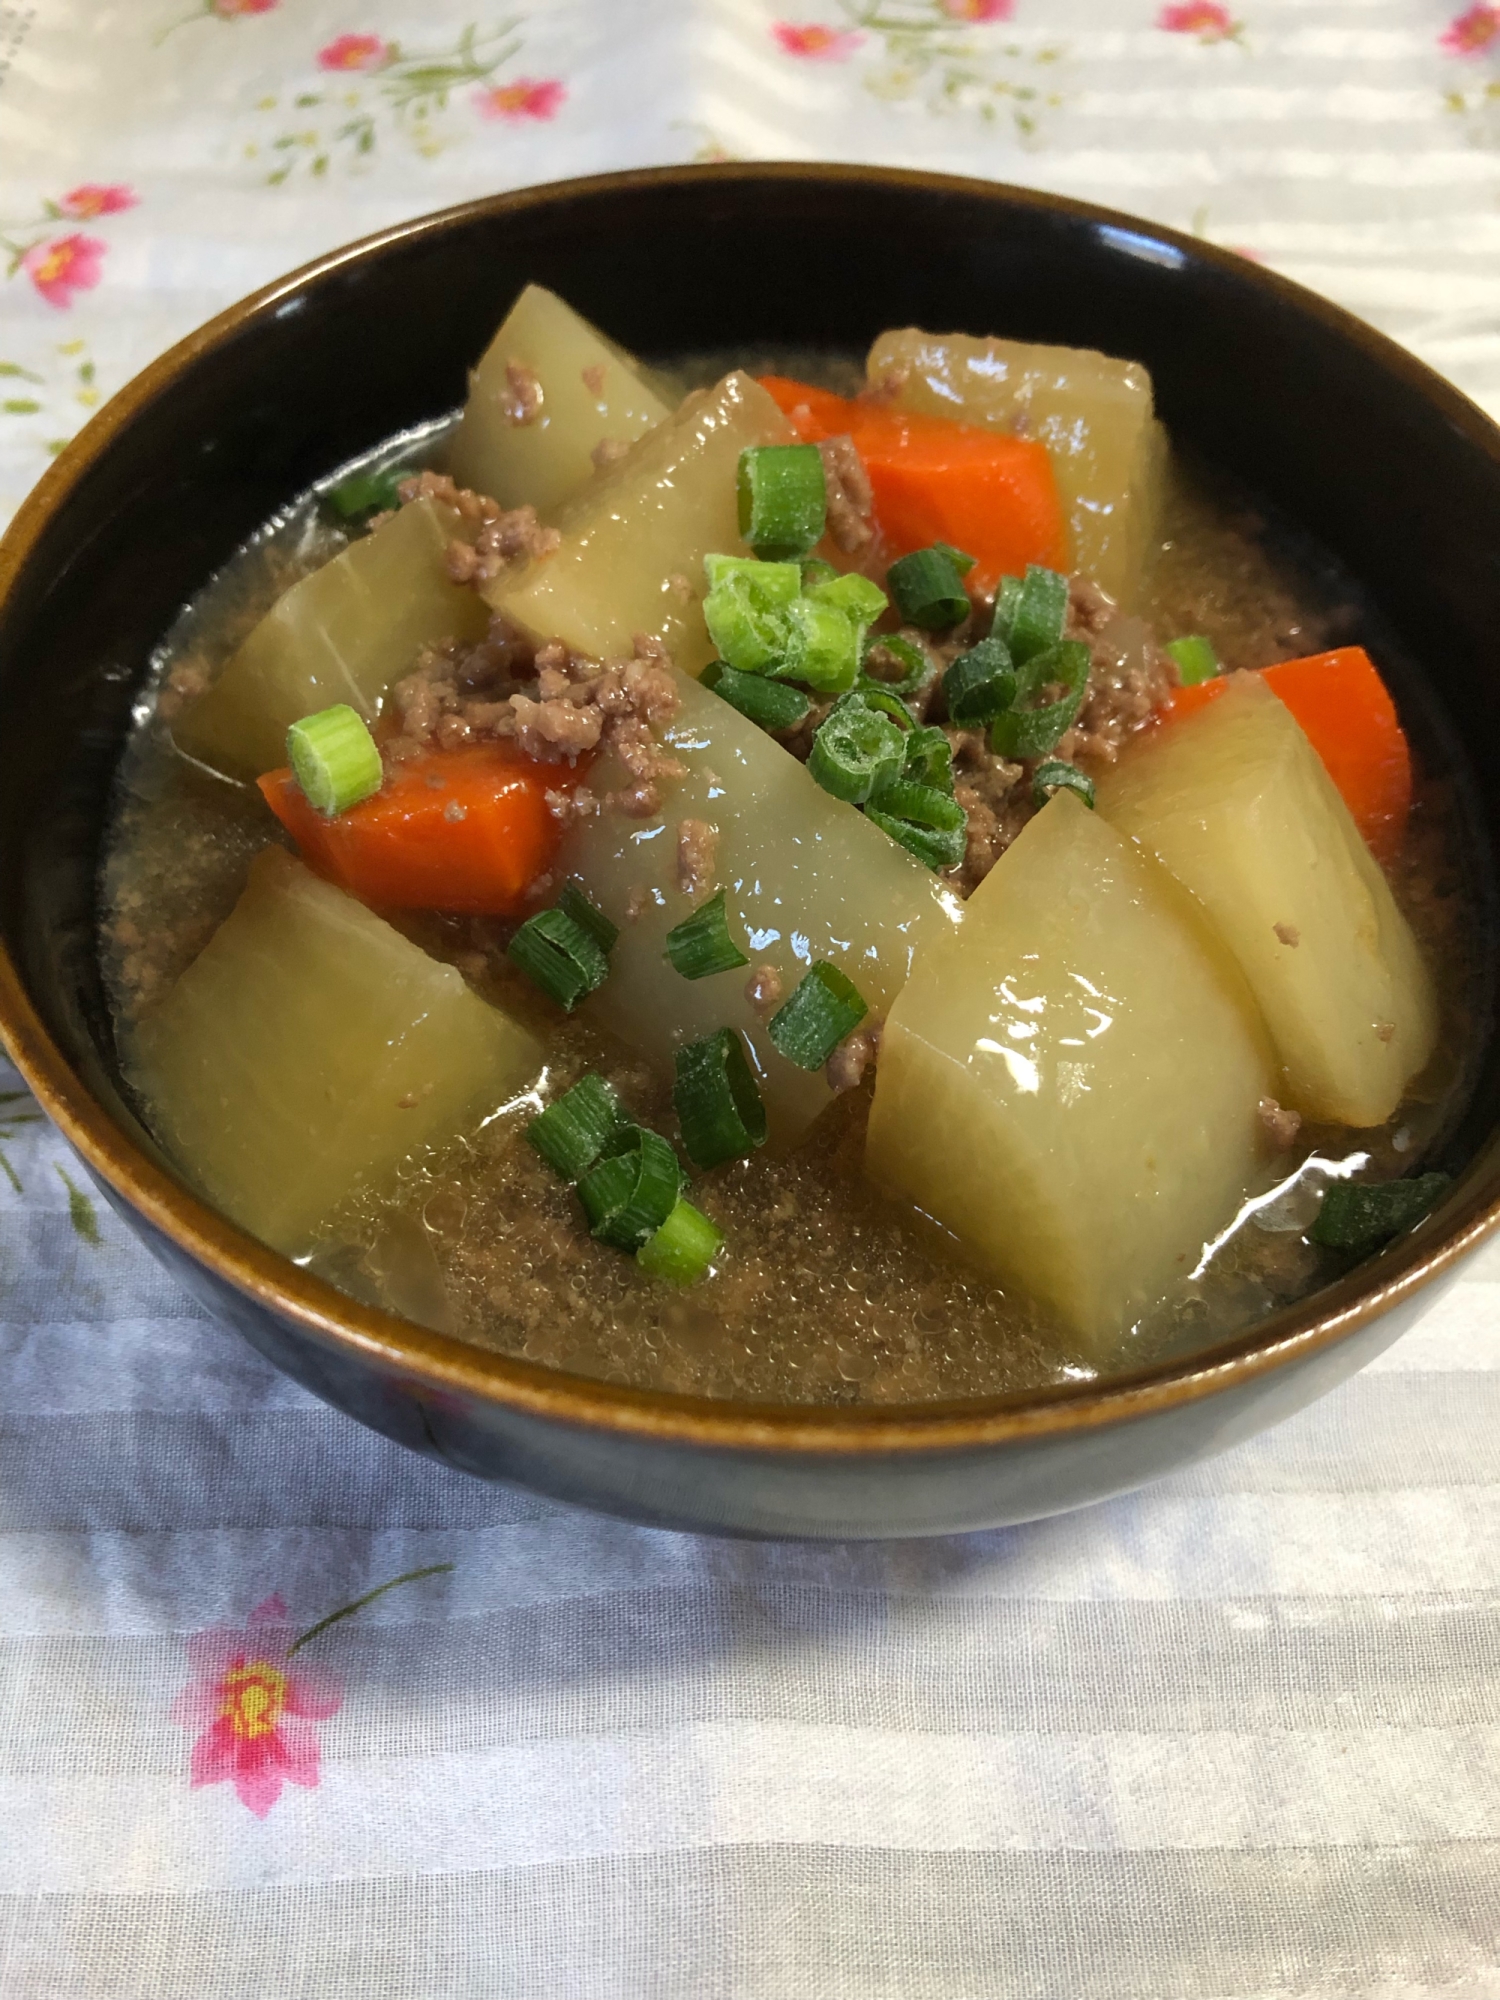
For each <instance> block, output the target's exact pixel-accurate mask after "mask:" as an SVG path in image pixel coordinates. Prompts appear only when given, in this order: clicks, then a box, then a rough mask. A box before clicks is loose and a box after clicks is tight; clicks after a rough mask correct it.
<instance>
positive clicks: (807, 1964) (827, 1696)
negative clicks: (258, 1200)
mask: <svg viewBox="0 0 1500 2000" xmlns="http://www.w3.org/2000/svg"><path fill="white" fill-rule="evenodd" d="M724 157H752V158H761V157H792V158H815V157H819V158H820V157H839V158H845V159H861V160H879V161H885V162H891V163H896V164H903V165H932V166H939V167H943V168H948V169H954V170H959V171H968V172H973V173H978V174H984V175H990V176H993V177H996V178H1002V179H1010V180H1019V181H1024V182H1028V183H1031V184H1034V185H1037V186H1042V187H1047V188H1052V189H1057V190H1060V191H1063V192H1066V193H1073V194H1079V195H1083V196H1088V197H1093V198H1098V199H1103V200H1107V201H1111V202H1114V203H1116V204H1118V205H1123V206H1128V207H1132V208H1135V209H1138V210H1141V211H1143V212H1145V213H1148V214H1150V215H1153V216H1156V217H1159V218H1161V219H1162V220H1164V221H1167V222H1171V223H1173V224H1175V225H1177V226H1178V227H1180V228H1186V229H1190V230H1195V231H1198V232H1200V233H1202V234H1204V235H1205V236H1208V237H1211V238H1213V239H1215V240H1217V241H1221V242H1224V243H1227V244H1230V245H1233V246H1234V247H1235V248H1237V249H1239V250H1241V251H1243V252H1244V254H1246V255H1248V256H1253V257H1259V258H1263V259H1265V260H1267V261H1268V262H1270V263H1272V264H1274V265H1275V266H1276V267H1277V268H1278V269H1280V270H1282V271H1284V272H1286V273H1288V274H1289V275H1291V276H1293V277H1296V278H1299V279H1301V280H1302V281H1303V282H1304V283H1307V284H1310V285H1313V286H1315V287H1317V288H1319V289H1320V290H1322V291H1324V292H1325V293H1327V294H1329V295H1330V296H1332V297H1334V298H1336V299H1338V300H1339V301H1340V302H1342V303H1343V304H1346V305H1348V306H1351V307H1352V308H1354V309H1355V310H1356V311H1359V312H1361V313H1363V314H1365V315H1366V316H1367V317H1369V318H1370V319H1372V320H1374V321H1375V322H1376V323H1377V324H1379V325H1381V326H1383V327H1384V328H1386V329H1387V330H1388V331H1390V332H1392V333H1393V334H1395V335H1396V337H1397V338H1399V339H1401V340H1403V341H1405V342H1406V343H1407V344H1408V345H1409V346H1411V347H1412V348H1413V349H1414V350H1415V351H1416V352H1417V353H1419V354H1420V355H1422V356H1423V357H1424V358H1425V359H1427V360H1428V361H1430V362H1432V363H1433V364H1434V365H1436V366H1437V367H1439V368H1441V369H1443V370H1444V371H1445V372H1447V373H1448V374H1449V375H1450V376H1451V377H1452V378H1453V379H1454V380H1455V381H1456V382H1458V383H1459V384H1460V386H1461V387H1463V388H1464V389H1466V390H1467V391H1468V392H1469V393H1470V394H1471V395H1473V396H1474V397H1475V398H1476V399H1477V400H1478V401H1480V402H1481V403H1483V404H1486V405H1487V406H1488V407H1489V408H1491V409H1492V410H1495V411H1497V412H1500V255H1497V253H1500V207H1497V191H1500V7H1497V6H1491V5H1474V6H1470V7H1468V8H1467V9H1466V10H1465V11H1457V10H1456V9H1455V8H1454V6H1453V5H1452V4H1451V0H1449V4H1442V0H1239V4H1235V5H1232V6H1231V5H1224V4H1218V0H1181V4H1171V5H1160V4H1158V0H765V4H763V3H762V0H613V4H604V0H535V4H526V0H517V4H516V5H515V6H514V7H507V6H505V5H502V4H497V5H494V6H487V5H485V4H483V0H422V4H421V5H417V4H415V3H414V0H410V4H404V0H30V4H24V0H23V3H22V4H10V5H0V246H3V251H4V263H3V269H4V273H5V278H4V282H3V284H0V508H3V510H4V511H5V512H7V513H8V512H9V511H10V510H11V509H12V508H13V507H14V506H15V505H16V504H17V503H18V502H19V500H20V498H21V497H22V495H23V494H24V493H25V491H26V490H27V488H28V486H29V485H30V484H31V482H32V481H33V480H34V479H35V478H36V477H37V475H38V474H39V473H40V472H41V470H42V469H43V467H44V466H45V465H46V463H47V459H48V456H49V454H50V453H52V452H54V451H55V450H57V449H58V447H59V445H60V444H61V443H62V442H63V441H64V440H65V439H66V438H67V437H68V436H70V435H71V434H72V433H73V431H75V430H76V429H77V428H78V426H79V425H80V424H81V423H82V422H83V421H84V419H85V418H86V417H87V415H88V414H89V412H90V411H91V410H92V409H94V408H95V407H96V406H97V405H98V404H99V402H100V401H101V400H102V399H103V398H104V397H105V396H107V395H108V394H109V393H110V392H111V391H112V390H113V389H115V388H116V387H118V386H119V385H120V384H121V383H122V382H123V381H125V380H126V378H127V377H128V376H129V375H130V374H131V373H132V372H133V371H134V370H135V369H137V368H138V367H140V366H141V365H142V364H143V363H144V362H145V361H146V360H148V359H149V358H150V356H152V355H153V354H154V353H156V352H158V351H159V350H160V349H161V348H162V347H164V346H165V345H166V344H167V343H168V342H170V341H172V340H174V339H175V338H176V337H177V336H178V335H180V334H182V333H184V332H186V331H187V330H188V329H189V328H191V327H192V326H194V325H195V324H197V323H198V322H199V321H201V320H203V319H204V318H206V317H207V316H208V315H209V314H210V313H212V312H214V311H215V310H217V309H218V308H219V307H220V306H222V305H224V304H226V303H227V302H228V301H230V300H231V299H233V298H234V297H235V296H237V295H238V294H240V293H242V292H244V291H246V290H248V289H250V288H251V287H253V286H255V285H257V284H259V283H260V282H262V281H263V280H265V279H267V278H270V277H271V276H273V275H274V274H276V273H277V272H280V271H283V270H285V269H287V268H289V267H290V266H292V265H294V264H296V263H298V262H300V261H302V260H303V259H304V258H306V257H308V256H311V255H313V254H315V253H317V252H319V251H321V250H324V249H326V248H328V247H329V246H331V245H333V244H335V243H337V242H340V241H343V240H346V239H348V238H350V237H354V236H358V235H360V234H362V233H364V232H365V231H367V230H370V229H373V228H376V227H379V226H381V225H383V224H385V223H388V222H391V221H393V220H396V219H397V218H399V217H402V216H406V215H411V214H416V213H419V212H421V211H423V210H426V209H431V208H436V207H439V206H441V205H443V204H444V203H447V202H450V201H453V200H457V199H460V198H462V197H464V196H467V195H471V194H476V193H480V192H482V191H486V190H489V189H493V188H496V187H503V186H511V185H517V184H520V183H523V182H528V181H535V180H545V179H552V178H556V177H559V176H564V175H569V174H574V173H582V172H589V171H595V170H599V169H605V168H611V167H619V166H626V165H633V164H643V163H650V162H659V161H673V160H684V159H692V158H700V159H701V158H724ZM916 252H917V246H914V253H913V254H916ZM1393 504H1399V496H1393ZM6 1076H7V1073H6V1072H4V1071H3V1069H0V1994H3V1995H5V1996H7V2000H9V1996H12V1995H15V1996H24V1997H25V2000H50V1996H57V2000H127V1996H129V1997H130V2000H293V1996H303V1995H306V1996H312V1995H316V1996H318V2000H354V1996H359V2000H366V1996H373V2000H387V1996H389V2000H397V1996H399V2000H468V1996H473V2000H481V1996H482V2000H503V1997H504V1996H515V2000H542V1996H546V2000H575V1996H576V2000H604V1997H605V1996H609V2000H613V1997H614V1996H631V2000H634V1996H651V1997H652V2000H658V1997H660V2000H666V1996H682V2000H688V1996H691V2000H712V1996H724V2000H919V1996H922V1997H923V2000H925V1996H932V2000H981V1996H983V2000H998V1997H999V1996H1004V2000H1269V1996H1272V1995H1275V1996H1314V1995H1316V1996H1325V1995H1326V1996H1332V1995H1339V1996H1347V1997H1348V2000H1419V1996H1420V2000H1436V1996H1439V1995H1441V1996H1453V2000H1457V1996H1464V2000H1495V1996H1500V1724H1497V1714H1496V1698H1497V1690H1500V1343H1497V1341H1496V1339H1495V1337H1494V1333H1493V1329H1494V1327H1495V1324H1496V1316H1497V1311H1496V1309H1497V1305H1500V1296H1497V1290H1496V1287H1497V1284H1500V1253H1495V1254H1491V1255H1489V1256H1487V1257H1483V1258H1481V1259H1480V1260H1478V1261H1477V1262H1476V1263H1475V1264H1474V1265H1473V1266H1471V1267H1470V1270H1469V1272H1468V1274H1467V1276H1466V1278H1465V1279H1464V1281H1463V1282H1462V1283H1461V1284H1460V1285H1459V1286H1458V1287H1457V1288H1456V1289H1455V1290H1454V1291H1453V1292H1451V1293H1450V1294H1449V1295H1448V1296H1447V1297H1446V1298H1445V1299H1443V1300H1442V1301H1441V1302H1440V1303H1439V1304H1437V1305H1436V1306H1435V1307H1434V1308H1432V1309H1431V1310H1430V1312H1429V1313H1428V1315H1427V1318H1426V1319H1425V1320H1424V1322H1423V1323H1422V1325H1421V1326H1420V1327H1419V1328H1418V1330H1417V1331H1416V1332H1415V1333H1413V1334H1412V1335H1411V1336H1410V1337H1409V1338H1408V1339H1407V1340H1406V1341H1404V1342H1403V1343H1402V1344H1401V1345H1400V1346H1399V1347H1398V1348H1397V1349H1396V1350H1395V1351H1394V1352H1393V1353H1391V1354H1390V1355H1389V1356H1387V1357H1386V1358H1385V1359H1384V1360H1383V1361H1382V1362H1381V1363H1380V1364H1378V1365H1377V1366H1376V1367H1374V1368H1372V1369H1370V1370H1368V1371H1367V1372H1366V1373H1365V1374H1364V1375H1363V1376H1362V1377H1360V1378H1359V1379H1357V1380H1356V1381H1355V1382H1353V1383H1351V1384H1350V1385H1349V1386H1348V1387H1346V1388H1345V1389H1344V1390H1343V1391H1342V1392H1340V1393H1339V1394H1337V1395H1335V1396H1333V1397H1330V1398H1329V1399H1328V1400H1326V1401H1325V1402H1324V1403H1322V1404H1320V1405H1319V1406H1318V1407H1317V1408H1315V1409H1314V1410H1312V1411H1310V1412H1309V1413H1308V1414H1306V1415H1305V1416H1303V1417H1302V1418H1300V1419H1298V1420H1296V1421H1295V1422H1293V1423H1290V1424H1288V1425H1286V1426H1284V1427H1283V1428H1282V1429H1280V1430H1279V1431H1277V1432H1275V1433H1273V1434H1271V1435H1270V1436H1268V1437H1266V1438H1264V1439H1262V1440H1260V1441H1258V1442H1256V1443H1254V1444H1252V1445H1249V1446H1246V1447H1243V1448H1241V1449H1239V1450H1237V1451H1235V1452H1233V1453H1230V1454H1228V1455H1227V1456H1225V1457H1224V1458H1222V1459H1219V1460H1217V1461H1215V1462H1214V1463H1212V1464H1210V1465H1208V1466H1206V1467H1204V1468H1202V1469H1201V1470H1199V1471H1196V1472H1193V1473H1190V1474H1185V1475H1181V1476H1179V1477H1176V1478H1173V1479H1171V1480H1167V1481H1165V1482H1163V1483H1162V1484H1160V1485H1158V1486H1156V1487H1155V1488H1153V1489H1152V1490H1151V1491H1149V1492H1147V1493H1144V1494H1142V1495H1140V1496H1138V1497H1135V1498H1131V1499H1127V1500H1123V1501H1120V1502H1117V1503H1115V1504H1113V1505H1110V1506H1107V1507H1101V1508H1097V1509H1095V1510H1093V1511H1092V1512H1089V1513H1086V1514H1082V1515H1078V1516H1074V1517H1071V1518H1067V1519H1063V1520H1059V1521H1053V1522H1047V1523H1042V1524H1039V1525H1036V1526H1034V1527H1030V1528H1024V1529H1018V1530H1014V1531H1011V1532H1007V1533H997V1534H989V1535H977V1536H972V1537H969V1538H966V1539H961V1540H960V1539H955V1540H948V1541H933V1542H924V1543H917V1544H912V1545H906V1546H891V1547H871V1546H864V1547H828V1548H814V1547H794V1546H787V1547H776V1546H751V1545H738V1544H727V1543H715V1542H711V1541H700V1540H696V1539H694V1538H691V1537H687V1536H674V1535H668V1534H662V1533H653V1532H648V1531H645V1530H640V1529H635V1528H629V1527H625V1526H621V1525H619V1524H617V1523H613V1522H610V1521H607V1520H601V1519H597V1518H594V1517H591V1516H588V1515H584V1514H580V1513H576V1512H573V1511H570V1510H567V1509H564V1508H561V1507H558V1506H555V1505H552V1504H550V1503H548V1502H545V1501H541V1500H537V1499H534V1498H532V1497H531V1496H529V1495H527V1494H525V1493H522V1492H518V1491H510V1490H506V1489H504V1488H490V1487H485V1486H481V1485H479V1484H477V1483H471V1482H467V1481H465V1480H463V1479H461V1478H459V1477H457V1476H456V1475H453V1474H450V1473H448V1472H445V1471H444V1470H442V1469H441V1468H438V1467H436V1466H433V1465H430V1464H428V1463H425V1462H424V1461H421V1460H419V1459H417V1458H415V1457H413V1456H410V1455H408V1454H405V1453H403V1452H401V1451H399V1450H397V1449H396V1448H395V1447H394V1446H390V1445H387V1444H385V1443H384V1442H382V1441H380V1440H378V1439H376V1438H374V1437H372V1436H369V1435H367V1434H366V1433H364V1432H362V1431H359V1430H358V1429H356V1428H355V1427H354V1426H353V1425H351V1424H350V1423H348V1422H346V1421H345V1420H344V1419H343V1418H341V1417H339V1416H336V1415H334V1414H333V1413H332V1412H330V1411H328V1410H326V1409H324V1408H322V1407H321V1406H320V1405H319V1404H317V1403H315V1402H313V1401H312V1400H311V1399H310V1398H309V1397H308V1396H306V1395H305V1394H304V1393H302V1392H301V1391H300V1390H298V1389H296V1388H294V1387H293V1386H292V1385H290V1384H289V1383H287V1382H285V1381H283V1380H281V1379H280V1378H278V1377H277V1376H275V1375H274V1374H272V1373H271V1372H270V1371H269V1370H268V1369H267V1368H266V1366H265V1365H264V1364H263V1363H262V1362H261V1361H260V1360H259V1359H258V1358H257V1357H256V1356H254V1355H253V1354H252V1353H250V1352H249V1350H247V1349H246V1348H244V1347H243V1346H242V1345H241V1344H240V1343H238V1341H237V1340H236V1339H235V1338H234V1337H233V1336H231V1335H230V1334H228V1333H226V1332H224V1331H222V1330H221V1329H219V1328H217V1327H215V1326H214V1325H212V1324H211V1323H209V1322H207V1321H205V1320H204V1319H203V1318H202V1317H201V1315H200V1314H199V1313H198V1311H197V1310H196V1308H195V1307H194V1306H193V1305H192V1304H191V1303H190V1302H189V1301H188V1300H187V1299H186V1298H185V1297H184V1296H183V1295H182V1294H181V1293H180V1292H178V1291H177V1290H176V1289H175V1288H174V1287H173V1286H172V1285H171V1284H170V1283H169V1282H168V1281H167V1279H166V1278H165V1277H163V1276H162V1275H161V1274H160V1273H159V1272H158V1271H157V1270H156V1268H155V1267H154V1266H153V1265H152V1264H151V1262H150V1261H149V1260H148V1259H147V1258H146V1257H145V1255H144V1254H143V1253H142V1252H141V1251H139V1250H138V1249H137V1248H136V1247H135V1246H134V1245H133V1243H132V1242H131V1241H130V1240H129V1239H128V1238H127V1237H126V1235H125V1234H124V1232H123V1231H122V1230H121V1229H120V1227H119V1226H118V1225H117V1224H116V1223H115V1222H114V1221H113V1220H112V1219H111V1218H109V1217H108V1216H106V1215H104V1214H102V1213H101V1212H100V1210H99V1209H98V1207H97V1206H96V1204H95V1203H94V1202H93V1201H92V1200H91V1198H90V1196H89V1194H88V1193H87V1192H86V1189H85V1185H84V1182H83V1179H82V1176H81V1174H80V1173H79V1171H78V1169H77V1167H76V1166H75V1165H74V1164H72V1163H71V1162H70V1160H69V1157H68V1156H67V1154H66V1153H65V1152H64V1150H63V1148H62V1147H61V1145H60V1144H59V1142H58V1141H57V1140H56V1139H55V1138H54V1137H53V1136H51V1134H50V1133H49V1132H48V1130H47V1128H46V1127H45V1126H44V1125H43V1124H42V1123H40V1122H39V1121H38V1119H37V1117H36V1114H35V1112H34V1110H33V1109H32V1107H31V1106H30V1104H29V1101H28V1100H27V1098H26V1097H25V1095H24V1093H23V1092H22V1091H21V1090H20V1088H19V1085H18V1084H17V1083H16V1081H15V1079H14V1077H13V1075H12V1076H10V1078H9V1081H7V1080H6Z"/></svg>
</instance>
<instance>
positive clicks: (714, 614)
mask: <svg viewBox="0 0 1500 2000" xmlns="http://www.w3.org/2000/svg"><path fill="white" fill-rule="evenodd" d="M778 567H779V565H778ZM703 617H704V622H705V623H706V624H707V626H708V636H709V638H710V639H712V640H713V642H714V644H715V645H716V646H717V647H718V649H719V652H720V654H721V655H722V657H723V658H724V660H725V661H726V662H727V664H728V665H729V666H731V667H734V668H736V669H738V671H739V672H740V673H743V674H763V673H764V672H765V671H766V669H767V668H768V667H773V666H775V664H776V662H777V661H778V660H779V659H780V658H781V656H782V654H783V653H784V652H785V651H786V641H787V629H786V609H785V607H784V606H782V605H778V604H768V603H766V602H765V601H764V600H763V599H762V598H761V597H760V595H759V594H758V593H757V592H756V591H755V590H754V589H753V588H752V587H751V586H750V585H749V584H747V583H746V582H745V581H744V579H743V578H741V577H737V576H731V577H726V578H725V580H724V582H723V583H716V584H715V585H714V587H713V588H712V590H710V591H709V593H708V595H707V597H705V598H704V600H703Z"/></svg>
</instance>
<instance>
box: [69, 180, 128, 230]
mask: <svg viewBox="0 0 1500 2000" xmlns="http://www.w3.org/2000/svg"><path fill="white" fill-rule="evenodd" d="M139 200H140V196H139V195H138V194H136V192H135V191H134V189H132V188H128V187H121V186H118V185H116V186H114V187H100V186H99V185H98V183H97V182H95V181H85V182H84V183H83V185H82V187H76V188H69V190H68V192H67V193H66V194H65V195H64V196H63V198H62V200H61V201H60V202H59V203H58V204H57V205H58V207H59V208H60V209H61V210H62V212H63V214H64V215H73V216H76V217H77V218H78V220H79V221H80V222H92V221H93V219H94V217H95V216H96V215H119V214H120V213H121V212H122V211H123V210H125V209H127V208H134V207H135V206H136V204H137V203H138V202H139Z"/></svg>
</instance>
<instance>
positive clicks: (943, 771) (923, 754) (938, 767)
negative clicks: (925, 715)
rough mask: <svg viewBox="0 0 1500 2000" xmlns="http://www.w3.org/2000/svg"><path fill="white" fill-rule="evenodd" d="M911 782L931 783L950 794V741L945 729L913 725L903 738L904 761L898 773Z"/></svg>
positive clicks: (916, 783) (951, 759) (935, 788)
mask: <svg viewBox="0 0 1500 2000" xmlns="http://www.w3.org/2000/svg"><path fill="white" fill-rule="evenodd" d="M901 775H902V777H903V778H909V779H910V780H911V782H912V784H914V785H931V786H932V787H933V788H934V790H936V791H939V792H946V793H947V795H948V797H949V798H952V796H953V745H952V744H951V743H950V742H949V741H948V735H947V732H946V730H942V729H931V728H928V729H914V730H913V731H912V733H911V735H910V736H908V737H907V739H906V765H905V768H904V769H903V770H902V773H901Z"/></svg>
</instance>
